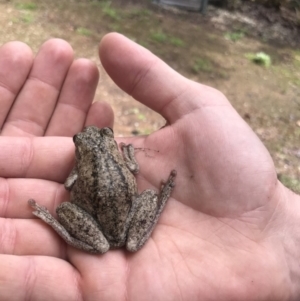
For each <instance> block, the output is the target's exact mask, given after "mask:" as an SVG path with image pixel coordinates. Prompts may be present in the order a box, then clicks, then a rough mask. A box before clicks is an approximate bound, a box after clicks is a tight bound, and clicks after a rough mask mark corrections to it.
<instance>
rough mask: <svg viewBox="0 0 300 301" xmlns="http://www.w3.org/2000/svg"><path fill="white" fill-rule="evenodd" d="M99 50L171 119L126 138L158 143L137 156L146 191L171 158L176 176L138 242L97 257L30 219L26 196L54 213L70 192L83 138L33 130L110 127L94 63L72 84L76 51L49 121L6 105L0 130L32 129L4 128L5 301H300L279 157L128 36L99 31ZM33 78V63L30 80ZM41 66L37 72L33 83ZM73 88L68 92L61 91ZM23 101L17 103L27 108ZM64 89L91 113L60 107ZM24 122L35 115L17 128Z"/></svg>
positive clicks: (124, 83)
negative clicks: (153, 223) (77, 144)
mask: <svg viewBox="0 0 300 301" xmlns="http://www.w3.org/2000/svg"><path fill="white" fill-rule="evenodd" d="M47 43H48V44H49V43H50V45H51V43H54V44H55V45H57V43H58V41H57V40H56V41H50V42H47ZM59 43H62V42H61V41H59ZM48 44H45V45H44V46H43V47H44V48H49V45H48ZM46 46H47V47H46ZM64 47H66V45H65V46H64ZM2 50H3V49H2ZM41 53H42V51H41ZM100 58H101V61H102V64H103V66H104V68H105V69H106V71H107V72H108V74H109V75H110V76H111V77H112V79H113V80H114V81H115V82H116V83H117V84H118V85H119V86H120V87H121V88H122V89H123V90H124V91H126V92H127V93H129V94H131V95H132V96H133V97H134V98H136V99H137V100H138V101H140V102H142V103H144V104H145V105H147V106H148V107H150V108H152V109H153V110H155V111H157V112H159V113H160V114H161V115H162V116H164V117H165V118H166V120H167V125H166V126H165V127H164V128H162V129H160V130H158V131H157V132H155V133H153V134H151V135H149V136H147V137H135V138H128V139H127V140H125V139H123V140H122V141H123V142H126V143H129V142H131V143H133V144H134V146H135V147H143V148H147V149H150V151H151V149H155V150H158V151H159V152H154V154H153V155H151V156H147V155H145V153H144V152H138V153H137V160H138V162H139V164H140V173H139V175H138V176H137V181H138V186H139V190H143V189H146V188H151V187H156V188H157V189H159V187H160V184H161V180H164V179H166V178H167V177H168V175H169V172H170V171H171V170H172V169H176V170H177V178H176V187H175V189H174V192H173V194H172V197H171V199H170V200H169V201H168V203H167V206H166V208H165V210H164V212H163V214H162V216H161V218H160V219H159V222H158V225H157V227H156V228H155V230H154V232H153V234H152V236H151V238H150V239H149V241H148V242H147V243H146V245H145V246H144V247H143V248H142V249H141V250H140V251H138V252H137V253H128V252H126V251H125V250H124V249H119V250H111V251H109V252H108V253H106V254H104V255H90V254H87V253H84V252H81V251H78V250H75V249H73V248H71V247H68V246H66V245H65V244H64V243H63V242H62V241H61V239H60V238H59V237H58V236H57V235H56V234H55V233H54V232H53V231H52V230H51V229H50V228H49V227H48V226H47V225H45V224H43V223H42V222H41V221H39V220H36V219H33V218H32V217H33V216H32V214H31V209H30V207H29V206H28V204H27V199H28V198H31V197H32V198H34V199H36V200H37V201H38V202H39V203H41V204H43V205H45V206H47V207H48V208H49V210H50V211H51V212H52V213H53V212H54V210H55V207H56V206H57V205H58V204H59V203H60V202H62V201H65V200H66V199H67V198H68V194H67V193H66V192H65V190H64V188H63V186H62V183H63V181H64V179H65V178H66V176H67V174H68V172H69V171H70V169H71V166H72V162H73V156H74V155H73V152H74V146H73V143H72V141H71V139H69V138H64V137H43V138H42V137H37V138H33V137H31V136H32V135H47V136H53V135H56V136H72V135H73V134H74V133H75V132H78V131H79V130H81V128H82V127H83V126H84V125H85V124H87V125H89V124H95V125H98V126H105V125H111V123H112V119H113V117H112V114H111V110H110V108H109V107H108V106H107V105H105V104H98V105H93V106H92V107H91V109H90V110H89V111H88V108H89V103H90V101H91V100H92V98H93V93H94V89H95V82H97V73H96V72H95V69H94V66H91V65H89V67H87V65H88V63H87V62H86V61H84V64H85V66H80V70H90V74H91V70H93V71H92V72H94V73H93V74H92V75H90V76H89V77H88V80H85V82H84V81H83V80H81V83H82V85H81V86H82V88H83V91H84V92H82V94H79V96H78V91H76V90H75V92H74V88H75V87H76V86H77V85H76V84H74V80H73V84H70V85H69V86H68V85H67V84H68V80H67V79H68V78H71V79H72V77H71V75H72V74H73V75H74V76H75V74H78V72H73V73H72V72H71V71H72V68H73V67H74V64H75V66H76V64H78V61H77V62H76V61H75V62H73V63H72V61H71V59H69V63H68V64H66V67H65V69H64V71H62V70H59V71H60V74H62V75H61V76H62V77H61V78H62V79H61V80H60V81H58V82H59V83H60V84H58V85H57V87H56V90H58V91H60V90H61V91H62V92H61V93H57V95H54V96H53V95H52V102H55V105H54V104H52V109H51V110H52V111H51V112H52V113H51V114H49V116H48V117H45V120H46V121H44V123H43V121H42V122H41V120H44V119H42V118H40V119H38V120H36V119H35V118H36V114H33V115H30V114H32V110H29V111H28V112H27V113H26V114H28V115H26V117H24V115H22V116H21V117H19V116H17V113H15V116H14V115H13V113H14V110H13V109H10V111H9V110H7V112H9V113H6V114H8V116H7V118H6V119H3V124H4V126H3V131H2V134H3V135H9V136H20V135H22V136H26V137H25V138H24V137H13V138H12V137H2V138H0V145H1V147H0V158H1V162H0V164H1V165H0V166H1V168H0V172H1V176H2V177H3V178H5V179H2V180H1V184H0V185H1V186H0V190H1V203H2V204H1V207H0V208H1V209H0V213H1V217H2V219H1V229H3V230H1V234H0V235H1V241H2V244H1V251H2V252H1V253H2V254H3V255H1V257H0V258H1V261H0V264H1V265H2V267H1V268H0V279H2V281H3V283H5V285H2V284H1V286H0V295H1V296H4V297H6V299H4V300H24V299H26V298H27V299H29V300H139V301H140V300H297V296H298V297H299V288H298V287H297V285H296V283H297V282H294V281H295V279H298V280H299V272H298V273H297V271H295V270H293V260H295V259H294V258H293V256H291V253H293V252H295V251H296V250H294V249H293V246H292V245H293V244H296V241H298V242H299V237H297V236H296V235H295V233H294V232H293V229H294V228H295V227H296V225H298V224H299V222H298V221H299V205H298V208H297V197H296V196H295V195H293V194H292V193H291V192H290V191H289V190H287V189H286V188H285V187H283V186H282V185H281V184H280V183H279V182H278V181H277V178H276V172H275V168H274V164H273V162H272V160H271V158H270V155H269V154H268V152H267V151H266V149H265V148H264V146H263V145H262V143H261V142H260V141H259V139H258V138H257V137H256V135H255V134H254V133H253V132H252V130H251V129H250V128H249V127H248V125H247V124H246V123H245V122H244V121H243V120H242V119H241V118H240V116H239V115H238V114H237V113H236V112H235V110H234V109H233V108H232V106H231V105H230V103H229V102H228V101H227V100H226V98H225V97H224V96H223V95H222V94H221V93H219V92H218V91H216V90H214V89H212V88H209V87H206V86H203V85H200V84H196V83H194V82H191V81H189V80H188V79H186V78H184V77H182V76H180V75H179V74H177V73H176V72H175V71H174V70H172V69H171V68H169V67H168V66H167V65H165V64H164V63H163V62H162V61H160V60H159V59H158V58H156V57H155V56H154V55H152V54H151V53H150V52H148V51H147V50H145V49H143V48H142V47H140V46H138V45H136V44H135V43H133V42H131V41H129V40H127V39H126V38H124V37H122V36H120V35H117V34H110V35H108V36H106V37H104V39H103V40H102V42H101V45H100ZM37 59H38V57H37V58H36V59H35V62H36V61H37ZM61 61H64V62H65V61H66V58H65V57H63V58H61ZM80 62H81V63H82V62H83V61H80ZM0 63H1V62H0ZM60 63H61V62H60ZM60 65H61V64H60ZM23 70H24V68H23ZM34 70H35V69H34V68H33V69H32V70H31V73H32V72H34ZM43 70H44V69H43ZM67 70H69V71H68V72H67ZM77 70H79V67H78V69H77ZM27 72H29V71H27ZM66 74H67V75H66ZM79 74H86V73H82V72H79ZM48 76H49V79H50V78H52V74H48ZM68 76H69V77H68ZM25 77H27V73H26V76H23V82H24V81H25V79H24V78H25ZM38 77H39V75H31V76H29V77H28V78H29V79H30V78H31V81H32V79H33V81H35V83H36V82H37V81H36V78H38ZM64 78H66V79H64ZM63 79H64V80H63ZM70 81H71V80H70ZM27 82H28V79H27ZM71 82H72V81H71ZM62 83H63V84H62ZM48 84H49V82H48ZM6 85H7V86H9V83H8V84H6ZM19 87H21V85H19ZM25 88H26V84H25V85H24V86H23V87H22V90H21V91H23V90H24V89H25ZM32 89H33V88H32ZM84 89H85V90H84ZM28 93H29V92H28ZM64 93H65V94H66V93H70V94H67V95H68V97H65V98H64V97H63V96H64V95H65V94H64ZM72 93H73V94H72ZM16 94H17V93H16ZM20 95H22V93H19V94H18V98H21V96H20ZM42 95H43V96H44V95H46V96H47V95H48V93H46V91H44V93H43V94H42ZM84 95H87V97H86V99H84ZM25 96H26V95H25ZM80 97H81V99H80ZM18 98H17V101H15V103H14V106H13V108H14V107H16V109H15V111H16V112H18V111H20V112H21V110H17V105H18V102H21V100H18ZM24 99H25V97H24ZM49 99H50V96H49ZM53 99H55V101H54V100H53ZM69 99H77V101H76V104H75V105H74V103H73V104H72V105H70V107H71V108H75V109H74V111H75V114H76V112H78V111H79V112H85V114H79V116H78V117H77V116H76V115H75V117H74V114H73V113H72V112H71V113H70V114H68V113H67V110H65V111H63V114H59V112H60V110H59V108H60V104H62V107H64V105H65V102H66V100H69ZM78 99H79V100H78ZM74 101H75V100H73V102H74ZM32 102H33V100H31V99H30V98H27V103H28V104H29V103H32ZM49 102H50V101H49ZM79 104H80V105H79ZM35 106H37V105H36V104H35ZM35 106H34V105H33V104H32V107H33V109H35ZM78 106H81V109H79V110H78ZM83 107H84V109H82V108H83ZM25 109H27V107H24V110H23V111H22V112H23V114H25V113H24V112H25V111H26V110H25ZM76 109H77V110H76ZM46 111H49V110H46V109H45V110H44V111H43V112H46ZM57 112H58V113H57ZM16 116H17V117H16ZM55 116H57V118H56V117H55ZM66 116H69V119H68V118H67V117H66ZM72 116H73V117H72ZM80 116H81V117H80ZM16 120H17V121H19V122H20V120H21V121H22V120H23V121H24V120H25V121H27V122H26V123H25V125H24V123H22V122H21V126H19V125H20V123H18V124H17V126H16ZM28 120H29V121H31V122H29V123H28ZM74 120H76V126H74ZM12 121H14V122H12ZM28 124H31V125H34V126H31V127H29V128H28V127H26V125H28ZM41 124H42V125H41ZM58 124H61V125H60V126H58ZM36 125H38V126H36ZM24 127H25V131H24ZM16 128H17V131H16V130H15V129H16ZM37 129H39V131H38V130H37ZM41 129H42V130H41ZM24 132H25V133H24ZM28 136H30V138H28ZM21 178H23V179H21ZM287 199H289V203H288V205H287V202H286V200H287ZM298 204H299V202H298ZM295 212H298V213H295ZM292 213H293V214H292ZM287 216H288V217H289V218H288V219H287ZM297 216H298V219H297ZM298 236H299V234H298ZM292 242H293V243H292ZM4 254H6V255H4ZM292 270H293V273H291V271H292ZM291 275H292V276H291ZM297 277H298V278H297ZM24 279H25V281H24Z"/></svg>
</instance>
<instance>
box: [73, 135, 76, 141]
mask: <svg viewBox="0 0 300 301" xmlns="http://www.w3.org/2000/svg"><path fill="white" fill-rule="evenodd" d="M76 137H77V135H74V136H73V142H74V143H75V141H76Z"/></svg>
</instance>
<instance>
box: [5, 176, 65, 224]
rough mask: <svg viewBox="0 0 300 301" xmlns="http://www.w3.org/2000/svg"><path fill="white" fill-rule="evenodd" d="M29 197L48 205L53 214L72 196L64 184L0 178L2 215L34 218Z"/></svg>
mask: <svg viewBox="0 0 300 301" xmlns="http://www.w3.org/2000/svg"><path fill="white" fill-rule="evenodd" d="M29 199H34V200H35V201H36V202H37V203H39V205H42V206H45V207H47V209H48V210H49V211H50V213H51V214H52V215H56V213H55V209H56V208H57V207H58V206H59V205H60V204H61V203H62V202H65V201H69V199H70V196H69V193H68V191H67V190H66V189H65V188H64V185H62V184H59V183H56V182H53V181H47V180H37V179H3V178H2V179H0V217H4V218H22V219H25V218H34V216H33V214H32V211H33V210H32V208H31V207H30V205H29V204H28V200H29Z"/></svg>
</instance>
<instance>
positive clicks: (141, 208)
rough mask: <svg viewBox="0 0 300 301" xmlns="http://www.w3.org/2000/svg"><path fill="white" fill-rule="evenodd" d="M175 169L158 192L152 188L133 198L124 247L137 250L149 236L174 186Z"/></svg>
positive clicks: (132, 250)
mask: <svg viewBox="0 0 300 301" xmlns="http://www.w3.org/2000/svg"><path fill="white" fill-rule="evenodd" d="M175 177H176V171H175V170H173V171H172V172H171V173H170V176H169V178H168V180H167V182H166V183H164V184H163V185H162V188H161V191H160V194H159V195H157V194H156V193H155V192H154V191H153V190H150V189H148V190H145V191H143V192H142V193H141V194H140V195H139V196H138V197H137V198H136V199H135V202H136V204H135V207H136V209H135V212H134V215H133V217H132V220H131V223H130V227H129V231H128V235H127V242H126V249H127V250H128V251H131V252H135V251H137V250H139V249H140V248H141V247H142V246H143V245H144V244H145V243H146V241H147V240H148V238H149V237H150V235H151V233H152V231H153V229H154V227H155V225H156V223H157V221H158V219H159V217H160V215H161V213H162V211H163V209H164V207H165V205H166V202H167V200H168V199H169V197H170V195H171V192H172V190H173V189H174V187H175V183H174V180H175Z"/></svg>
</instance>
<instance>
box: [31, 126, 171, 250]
mask: <svg viewBox="0 0 300 301" xmlns="http://www.w3.org/2000/svg"><path fill="white" fill-rule="evenodd" d="M73 141H74V143H75V148H76V150H75V157H76V162H75V167H74V168H73V170H72V171H71V173H70V175H69V177H68V178H67V180H66V182H65V188H66V189H67V190H70V191H71V200H70V202H63V203H62V204H61V205H60V206H58V207H57V209H56V213H57V216H58V221H57V220H56V219H55V218H54V217H53V216H52V215H51V214H50V212H49V211H48V210H47V208H45V207H43V206H40V205H38V204H37V203H36V202H35V201H34V200H32V199H30V200H29V201H28V202H29V204H30V205H31V207H32V208H33V209H35V211H33V214H34V215H35V216H37V217H39V218H40V219H42V220H43V221H44V222H46V223H47V224H49V225H50V226H51V227H52V228H53V229H54V230H55V231H56V232H57V233H58V234H59V235H60V236H61V237H62V238H63V239H64V241H65V242H66V243H68V244H69V245H71V246H73V247H75V248H78V249H81V250H84V251H88V252H91V253H105V252H106V251H108V250H109V249H110V248H118V247H122V246H126V249H127V250H129V251H132V252H134V251H137V250H138V249H140V248H141V247H142V246H143V245H144V244H145V242H146V241H147V240H148V238H149V236H150V235H151V233H152V231H153V229H154V226H155V224H156V223H157V220H158V218H159V216H160V214H161V212H162V210H163V208H164V206H165V204H166V202H167V200H168V199H169V197H170V194H171V192H172V190H173V188H174V186H175V183H174V180H175V177H176V171H175V170H173V171H171V173H170V176H169V178H168V180H167V182H166V183H164V184H163V185H162V188H161V191H160V194H159V195H158V194H157V193H156V192H155V191H153V190H150V189H148V190H145V191H143V192H142V193H141V194H140V195H138V191H137V184H136V179H135V177H134V175H133V174H136V173H138V170H139V167H138V163H137V162H136V160H135V158H134V148H133V146H132V145H131V144H129V145H125V144H122V145H121V148H122V151H123V156H122V154H121V153H120V152H119V149H118V145H117V143H116V141H115V140H114V133H113V130H112V129H110V128H107V127H106V128H102V129H99V128H97V127H95V126H89V127H86V128H85V129H84V130H83V131H82V132H80V133H78V134H77V135H75V136H74V138H73Z"/></svg>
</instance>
